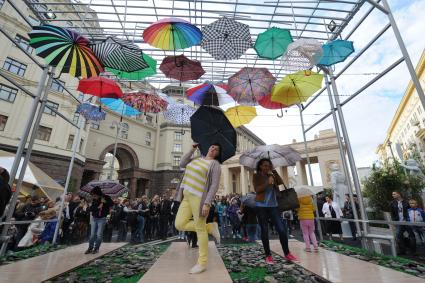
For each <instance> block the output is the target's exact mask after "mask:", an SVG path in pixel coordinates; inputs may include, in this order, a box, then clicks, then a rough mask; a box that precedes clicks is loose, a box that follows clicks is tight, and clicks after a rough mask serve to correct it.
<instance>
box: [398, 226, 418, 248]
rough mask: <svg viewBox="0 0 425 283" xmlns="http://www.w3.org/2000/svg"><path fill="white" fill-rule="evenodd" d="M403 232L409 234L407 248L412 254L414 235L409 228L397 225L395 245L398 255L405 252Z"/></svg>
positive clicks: (414, 241) (414, 245) (414, 243)
mask: <svg viewBox="0 0 425 283" xmlns="http://www.w3.org/2000/svg"><path fill="white" fill-rule="evenodd" d="M404 232H407V233H408V234H409V246H410V250H411V251H412V252H415V251H416V237H415V233H413V229H412V227H410V226H406V225H399V226H397V244H398V248H399V252H400V253H404V252H405V251H406V245H405V242H404Z"/></svg>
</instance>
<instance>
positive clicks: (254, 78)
mask: <svg viewBox="0 0 425 283" xmlns="http://www.w3.org/2000/svg"><path fill="white" fill-rule="evenodd" d="M275 82H276V79H275V78H274V77H273V75H272V74H271V73H270V72H269V71H268V70H267V69H266V68H250V67H244V68H242V69H241V70H240V71H239V72H237V73H236V74H234V75H233V76H231V77H230V78H229V83H228V85H229V94H230V95H231V96H232V97H233V98H234V99H235V100H236V101H237V102H239V103H240V104H247V105H256V104H257V100H260V99H261V98H263V97H264V96H266V95H268V94H270V93H271V90H272V87H273V85H274V83H275Z"/></svg>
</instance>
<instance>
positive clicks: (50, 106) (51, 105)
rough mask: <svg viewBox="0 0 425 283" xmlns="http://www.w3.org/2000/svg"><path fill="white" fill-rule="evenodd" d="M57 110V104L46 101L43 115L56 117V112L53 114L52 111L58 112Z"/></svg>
mask: <svg viewBox="0 0 425 283" xmlns="http://www.w3.org/2000/svg"><path fill="white" fill-rule="evenodd" d="M47 106H48V107H47ZM58 109H59V104H57V103H54V102H51V101H47V103H46V107H44V110H43V113H46V114H49V115H52V116H56V112H54V111H53V110H56V111H58Z"/></svg>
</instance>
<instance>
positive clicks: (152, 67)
mask: <svg viewBox="0 0 425 283" xmlns="http://www.w3.org/2000/svg"><path fill="white" fill-rule="evenodd" d="M141 56H142V59H143V61H145V63H146V64H147V65H148V67H146V68H144V69H140V70H137V71H133V72H125V71H122V70H120V69H114V68H109V67H106V71H108V72H111V73H113V74H115V75H117V76H118V77H119V78H122V79H127V80H132V81H140V80H143V79H144V78H146V77H150V76H153V75H155V74H156V64H157V63H156V60H155V59H153V58H152V57H150V56H149V55H147V54H145V53H143V54H142V55H141Z"/></svg>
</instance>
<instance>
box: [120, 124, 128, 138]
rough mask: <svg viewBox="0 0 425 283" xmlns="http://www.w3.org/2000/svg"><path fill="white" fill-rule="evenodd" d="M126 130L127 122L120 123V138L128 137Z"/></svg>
mask: <svg viewBox="0 0 425 283" xmlns="http://www.w3.org/2000/svg"><path fill="white" fill-rule="evenodd" d="M128 130H129V126H128V124H127V123H122V124H121V131H120V137H121V138H122V139H128Z"/></svg>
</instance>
